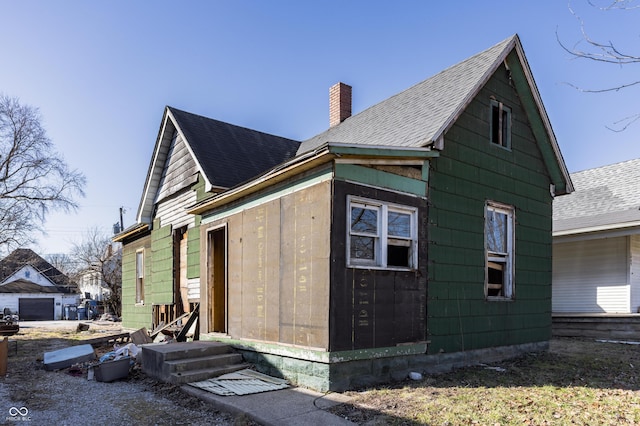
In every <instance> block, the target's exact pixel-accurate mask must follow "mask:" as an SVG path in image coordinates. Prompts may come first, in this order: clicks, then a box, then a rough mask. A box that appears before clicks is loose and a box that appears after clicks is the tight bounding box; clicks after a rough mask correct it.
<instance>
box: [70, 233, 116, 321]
mask: <svg viewBox="0 0 640 426" xmlns="http://www.w3.org/2000/svg"><path fill="white" fill-rule="evenodd" d="M71 258H72V259H73V261H74V262H76V263H77V265H78V266H79V272H78V275H82V274H83V273H85V274H89V275H92V276H96V277H98V279H99V281H100V282H101V283H102V285H104V287H105V288H107V289H108V290H109V295H108V297H107V299H106V300H105V303H106V306H107V308H108V309H109V310H110V311H111V313H113V314H114V315H116V316H118V317H119V316H120V315H121V313H122V245H121V244H119V243H113V242H112V241H111V238H110V237H109V236H108V235H106V234H104V233H103V232H101V231H100V230H99V229H97V228H92V229H90V230H89V231H87V232H86V233H85V235H84V237H83V239H82V241H81V242H80V243H76V244H74V245H73V248H72V249H71Z"/></svg>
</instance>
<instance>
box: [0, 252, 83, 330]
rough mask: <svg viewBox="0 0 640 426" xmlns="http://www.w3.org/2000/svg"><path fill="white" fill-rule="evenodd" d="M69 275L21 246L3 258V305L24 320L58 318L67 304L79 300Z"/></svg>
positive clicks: (0, 275) (0, 299)
mask: <svg viewBox="0 0 640 426" xmlns="http://www.w3.org/2000/svg"><path fill="white" fill-rule="evenodd" d="M79 296H80V295H79V294H78V287H77V285H76V284H75V283H74V282H72V281H71V280H70V279H69V277H67V276H66V275H65V274H63V273H62V272H60V271H59V270H58V269H56V268H55V267H53V266H52V265H51V264H50V263H49V262H47V261H46V260H44V259H43V258H42V257H40V256H38V255H37V254H36V253H35V252H33V250H30V249H17V250H14V251H13V252H11V253H10V254H9V255H8V256H7V257H5V258H4V259H2V260H0V308H2V309H4V308H9V309H11V312H13V313H16V312H17V313H18V314H19V316H20V319H21V320H58V319H62V317H63V309H64V306H65V305H67V304H71V305H75V304H77V303H78V300H79Z"/></svg>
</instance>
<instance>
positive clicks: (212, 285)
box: [207, 227, 227, 333]
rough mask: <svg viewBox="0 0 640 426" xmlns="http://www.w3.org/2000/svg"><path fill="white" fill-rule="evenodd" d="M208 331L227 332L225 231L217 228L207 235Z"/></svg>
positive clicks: (223, 228)
mask: <svg viewBox="0 0 640 426" xmlns="http://www.w3.org/2000/svg"><path fill="white" fill-rule="evenodd" d="M207 270H208V274H209V276H208V285H209V289H208V290H209V292H208V293H209V332H211V333H226V332H227V232H226V228H225V227H222V228H217V229H214V230H212V231H210V232H209V235H208V265H207Z"/></svg>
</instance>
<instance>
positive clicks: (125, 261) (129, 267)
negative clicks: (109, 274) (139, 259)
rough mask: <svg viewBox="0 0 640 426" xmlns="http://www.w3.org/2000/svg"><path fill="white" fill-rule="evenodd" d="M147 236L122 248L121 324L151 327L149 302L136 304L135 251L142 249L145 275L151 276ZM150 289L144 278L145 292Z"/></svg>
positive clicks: (137, 327)
mask: <svg viewBox="0 0 640 426" xmlns="http://www.w3.org/2000/svg"><path fill="white" fill-rule="evenodd" d="M150 243H151V240H150V238H149V237H145V238H141V239H138V240H136V241H134V242H131V243H127V244H126V245H124V247H123V249H122V326H123V327H126V328H134V329H139V328H142V327H147V328H150V327H151V310H152V307H151V304H150V303H147V304H145V305H140V304H136V251H138V250H139V249H144V250H145V251H144V264H145V272H144V274H145V277H150V276H151V266H150V262H149V259H150V249H151V244H150ZM148 291H151V288H150V282H149V280H146V285H145V297H146V292H148Z"/></svg>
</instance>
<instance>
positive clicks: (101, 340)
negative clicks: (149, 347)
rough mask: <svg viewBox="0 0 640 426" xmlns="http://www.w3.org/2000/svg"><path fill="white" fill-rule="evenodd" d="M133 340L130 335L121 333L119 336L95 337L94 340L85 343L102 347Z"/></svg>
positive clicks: (84, 341)
mask: <svg viewBox="0 0 640 426" xmlns="http://www.w3.org/2000/svg"><path fill="white" fill-rule="evenodd" d="M130 338H131V334H130V333H119V334H111V335H108V336H102V337H95V338H93V339H87V340H83V341H82V342H83V343H88V344H90V345H92V346H102V345H104V344H110V345H115V344H122V343H126V342H128V341H129V339H130Z"/></svg>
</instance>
